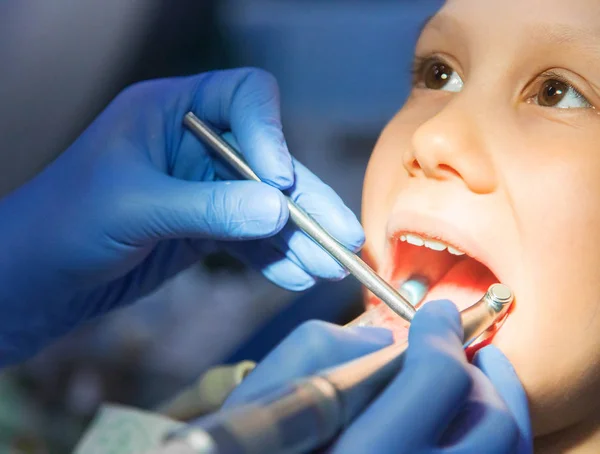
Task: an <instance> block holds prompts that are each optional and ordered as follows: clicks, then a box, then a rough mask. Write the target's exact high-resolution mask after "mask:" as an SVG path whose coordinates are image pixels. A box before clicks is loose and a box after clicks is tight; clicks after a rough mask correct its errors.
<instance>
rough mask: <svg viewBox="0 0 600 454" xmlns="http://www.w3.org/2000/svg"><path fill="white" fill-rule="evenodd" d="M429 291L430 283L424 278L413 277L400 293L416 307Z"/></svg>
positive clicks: (402, 286) (401, 288) (402, 287)
mask: <svg viewBox="0 0 600 454" xmlns="http://www.w3.org/2000/svg"><path fill="white" fill-rule="evenodd" d="M428 291H429V281H428V280H427V278H425V277H423V276H411V277H410V278H409V279H408V280H407V281H404V283H403V284H402V285H401V286H400V288H399V289H398V293H400V294H401V295H402V296H403V297H404V298H406V299H407V300H408V302H409V303H410V304H412V305H413V306H416V305H417V304H419V303H420V302H421V301H423V299H424V298H425V295H426V294H427V292H428Z"/></svg>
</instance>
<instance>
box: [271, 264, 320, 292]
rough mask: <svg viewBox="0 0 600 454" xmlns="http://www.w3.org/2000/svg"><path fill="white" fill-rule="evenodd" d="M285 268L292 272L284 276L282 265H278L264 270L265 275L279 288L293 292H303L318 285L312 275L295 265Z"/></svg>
mask: <svg viewBox="0 0 600 454" xmlns="http://www.w3.org/2000/svg"><path fill="white" fill-rule="evenodd" d="M290 265H291V266H285V265H284V268H285V269H286V270H290V271H291V272H288V273H286V274H285V275H282V273H281V271H282V265H281V264H280V263H276V264H274V265H273V266H267V267H266V268H264V269H263V271H262V273H263V275H264V276H265V277H266V278H267V279H269V280H270V281H271V282H273V283H274V284H275V285H278V286H279V287H282V288H285V289H286V290H289V291H291V292H303V291H305V290H308V289H309V288H311V287H312V286H314V285H315V284H316V282H317V281H316V280H315V278H314V277H312V276H311V275H309V274H307V273H306V272H305V271H304V270H301V269H300V268H298V267H297V266H296V265H294V264H290Z"/></svg>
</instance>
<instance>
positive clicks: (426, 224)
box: [387, 211, 500, 279]
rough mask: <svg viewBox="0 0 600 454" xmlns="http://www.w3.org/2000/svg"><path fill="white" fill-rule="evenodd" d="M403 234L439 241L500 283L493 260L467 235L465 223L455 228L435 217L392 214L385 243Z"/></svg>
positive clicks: (454, 222)
mask: <svg viewBox="0 0 600 454" xmlns="http://www.w3.org/2000/svg"><path fill="white" fill-rule="evenodd" d="M467 222H468V221H467ZM406 233H413V234H416V235H418V236H420V237H423V238H425V239H427V238H429V239H433V240H439V241H441V242H443V243H445V244H447V245H448V246H452V247H454V248H456V249H459V250H460V251H462V252H464V253H465V254H467V255H468V256H469V257H471V258H473V259H475V260H477V261H478V262H480V263H481V264H483V265H484V266H486V267H487V268H488V269H489V270H490V271H492V273H494V275H495V276H496V277H497V278H498V279H500V276H499V275H498V270H497V269H496V264H495V262H494V257H493V255H492V254H491V253H490V250H489V248H485V247H484V246H483V245H482V244H481V243H480V241H479V240H478V239H477V238H476V236H475V235H474V232H470V231H469V226H468V225H465V222H463V223H462V225H461V226H459V225H457V223H456V221H451V220H448V219H443V218H442V217H438V216H432V215H428V214H423V213H418V212H414V211H396V212H395V213H394V215H393V216H392V217H391V218H390V220H389V221H388V225H387V238H388V241H389V240H391V239H392V238H399V237H400V235H401V234H406Z"/></svg>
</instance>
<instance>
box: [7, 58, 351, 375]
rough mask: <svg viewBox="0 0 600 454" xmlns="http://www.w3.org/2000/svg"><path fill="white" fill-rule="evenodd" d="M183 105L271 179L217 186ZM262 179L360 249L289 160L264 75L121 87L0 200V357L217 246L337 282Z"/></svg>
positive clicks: (111, 304) (304, 278)
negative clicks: (66, 144)
mask: <svg viewBox="0 0 600 454" xmlns="http://www.w3.org/2000/svg"><path fill="white" fill-rule="evenodd" d="M188 111H193V112H194V113H195V114H196V115H197V116H198V117H199V118H201V119H203V120H205V121H207V122H208V123H210V124H211V125H213V126H214V127H215V128H219V130H220V131H222V132H225V131H228V130H231V131H232V133H233V136H234V138H235V139H236V140H237V143H238V144H239V147H240V148H241V152H242V153H243V154H244V155H245V157H246V159H247V160H248V161H249V163H250V164H251V166H253V168H254V169H255V171H256V172H257V174H258V175H259V176H260V177H261V178H263V179H264V180H265V181H267V182H269V184H270V185H271V186H269V185H267V184H263V183H256V182H247V181H227V182H225V181H222V180H223V178H227V177H228V175H229V173H228V172H227V171H226V169H225V168H224V166H223V165H221V163H220V162H218V161H215V160H213V156H212V155H211V154H210V153H209V151H208V150H207V149H206V148H205V147H204V146H203V144H202V143H201V142H200V141H199V140H198V139H197V138H196V137H195V136H193V135H192V134H191V133H190V132H189V131H187V129H185V128H184V126H183V124H182V120H183V117H184V115H185V114H186V113H187V112H188ZM272 186H273V187H272ZM274 187H276V188H279V189H286V188H287V189H288V191H289V192H288V193H289V194H290V195H291V196H292V197H293V199H295V201H296V202H298V203H299V204H300V205H301V206H302V207H303V208H304V209H305V210H306V211H308V212H309V213H310V214H312V215H313V216H314V217H315V218H316V219H317V220H318V221H319V222H320V223H322V225H323V226H324V227H325V228H327V229H328V230H329V231H330V232H331V233H332V234H333V235H334V236H336V237H337V239H338V240H339V241H341V242H342V243H344V244H345V245H346V246H348V247H349V248H350V249H353V250H357V249H359V248H360V246H361V245H362V243H363V231H362V228H361V226H360V224H359V223H358V221H357V219H356V217H355V216H354V214H353V213H352V212H351V211H350V210H349V209H348V208H346V207H345V206H344V204H343V203H342V201H341V200H340V199H339V197H338V196H337V195H336V194H335V193H334V191H333V190H332V189H331V188H329V187H328V186H326V185H325V184H323V183H322V182H321V181H320V180H319V179H318V178H317V177H315V176H314V175H313V174H312V173H311V172H310V171H308V170H307V169H306V168H305V167H303V166H302V165H301V164H300V163H298V162H295V161H293V160H292V158H291V157H290V155H289V153H288V150H287V146H286V143H285V140H284V137H283V133H282V130H281V123H280V115H279V100H278V89H277V85H276V82H275V80H274V79H273V77H272V76H270V75H269V74H267V73H265V72H263V71H260V70H255V69H240V70H232V71H222V72H213V73H207V74H201V75H199V76H194V77H188V78H178V79H165V80H157V81H151V82H145V83H140V84H138V85H135V86H133V87H131V88H129V89H127V90H125V91H124V92H123V93H122V94H120V95H119V96H118V97H117V98H116V99H115V100H114V101H113V102H112V103H111V104H110V105H109V106H108V108H107V109H106V110H105V111H104V112H103V113H102V114H101V115H100V116H99V117H98V118H97V119H96V120H95V121H94V123H93V124H92V125H91V126H90V127H89V128H88V129H87V130H86V131H85V132H84V133H83V134H82V135H81V136H80V137H79V139H77V140H76V141H75V143H73V145H72V146H71V147H70V148H69V149H68V150H67V151H66V152H65V153H63V154H62V155H61V156H60V157H59V158H58V159H57V160H56V161H55V162H54V163H53V164H52V165H50V166H49V167H48V168H47V169H45V170H44V171H43V172H42V173H41V174H39V175H38V176H37V177H36V178H35V179H33V180H32V181H31V182H29V183H28V184H26V185H24V186H22V187H21V188H19V189H18V190H16V191H15V192H13V193H12V194H9V195H8V196H7V197H5V198H4V199H2V200H0V219H1V220H2V225H1V226H0V365H5V364H8V363H11V362H15V361H18V360H20V359H23V358H25V357H26V356H28V355H30V354H32V353H34V352H36V351H37V350H38V349H39V348H41V347H42V346H43V345H44V344H45V343H47V342H48V341H49V340H50V339H52V338H54V337H56V336H59V335H61V334H63V333H65V332H66V331H68V330H69V329H71V328H72V327H74V326H75V325H77V324H78V323H80V322H81V321H83V320H85V319H88V318H90V317H92V316H94V315H98V314H101V313H104V312H106V311H108V310H110V309H113V308H115V307H117V306H121V305H123V304H126V303H128V302H131V301H134V300H136V299H138V298H139V297H141V296H143V295H146V294H148V293H149V292H151V291H153V290H154V289H156V288H157V287H158V286H159V285H160V284H161V283H162V282H164V281H165V280H166V279H168V278H169V277H171V276H173V275H174V274H176V273H178V272H179V271H181V270H182V269H184V268H186V267H188V266H189V265H191V264H193V263H194V262H196V261H198V259H200V258H201V257H202V256H203V255H205V254H207V253H209V252H212V251H215V250H218V249H226V250H229V251H230V252H232V253H234V254H235V255H237V256H239V257H241V258H243V259H244V260H246V261H247V262H249V263H251V264H252V265H254V266H255V267H256V268H258V269H259V270H261V271H262V272H263V274H264V275H265V276H267V277H268V278H269V279H271V280H272V281H273V282H275V283H277V284H279V285H281V286H283V287H286V288H288V289H291V290H303V289H306V288H308V287H310V286H311V285H313V284H314V282H315V279H317V278H324V279H340V278H342V277H343V276H345V272H344V271H343V270H342V268H341V267H340V266H339V265H338V264H337V263H336V262H335V261H334V260H332V259H331V258H330V257H329V256H327V255H326V254H325V253H324V252H323V251H322V250H321V249H320V248H319V247H318V246H317V245H315V244H314V243H313V242H312V241H311V240H310V239H308V238H307V237H305V236H304V235H303V234H302V233H301V232H299V231H296V230H294V229H292V228H291V227H289V226H286V227H284V225H285V224H286V222H287V219H288V210H287V206H286V204H285V201H284V198H283V197H282V195H281V193H280V192H279V191H278V190H276V189H275V188H274ZM199 300H200V301H199V303H202V300H201V296H199Z"/></svg>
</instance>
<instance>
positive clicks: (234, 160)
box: [183, 112, 415, 322]
mask: <svg viewBox="0 0 600 454" xmlns="http://www.w3.org/2000/svg"><path fill="white" fill-rule="evenodd" d="M183 123H184V124H185V126H187V127H188V128H189V129H190V131H192V132H193V133H194V134H195V135H196V136H197V137H198V138H199V139H201V140H202V141H203V142H204V143H205V144H206V145H208V146H210V148H211V149H212V150H213V151H214V152H215V153H216V154H218V155H219V156H220V157H221V158H222V159H224V160H225V161H226V162H227V163H228V164H230V165H231V166H232V167H233V168H234V169H235V170H236V171H237V172H239V173H240V175H241V176H242V177H244V178H246V179H248V180H254V181H259V182H260V181H262V180H261V179H260V178H259V177H258V175H256V173H255V172H254V171H253V170H252V168H251V167H250V165H248V163H247V162H246V160H245V159H244V158H243V157H242V155H240V154H239V153H238V152H237V151H236V150H235V149H234V148H233V147H232V146H231V145H229V144H228V143H227V142H225V141H224V140H223V139H222V138H221V137H220V136H219V135H218V134H217V133H216V132H215V131H213V130H212V128H211V127H210V126H208V125H207V124H206V123H204V122H203V121H202V120H200V119H199V118H198V117H196V115H194V114H193V113H192V112H188V113H187V114H186V116H185V117H184V120H183ZM286 200H287V206H288V209H289V212H290V218H291V219H292V221H293V222H294V223H295V224H296V225H297V226H298V228H300V229H301V230H302V231H303V232H304V233H305V234H306V235H307V236H308V237H309V238H311V239H312V240H313V241H314V242H315V243H317V244H318V245H319V246H321V248H323V249H324V250H325V251H326V252H328V253H329V254H330V255H331V256H332V257H333V258H334V259H335V260H336V261H337V262H338V263H339V264H340V265H342V266H343V267H344V268H345V269H346V270H348V271H349V272H350V273H351V274H352V275H353V276H354V277H356V278H357V279H358V280H359V281H360V282H361V283H362V284H363V285H364V286H365V287H367V288H368V289H369V290H370V291H371V292H373V293H374V294H375V296H377V297H378V298H379V299H380V300H381V301H383V302H384V303H385V304H386V305H387V306H388V307H389V308H390V309H392V310H393V311H394V312H395V313H396V314H398V315H399V316H400V317H402V318H403V319H404V320H406V321H408V322H410V321H411V320H412V318H413V316H414V315H415V308H414V307H413V306H412V305H411V304H410V302H409V301H407V300H406V298H404V297H403V296H402V295H400V294H399V293H398V292H397V291H396V289H394V288H393V287H392V286H391V285H389V284H388V283H387V282H386V281H384V280H383V279H382V278H381V277H380V276H379V275H378V274H377V273H376V272H375V271H373V270H372V269H371V267H369V265H367V264H366V263H365V262H364V261H363V260H362V259H361V258H360V257H359V256H358V255H356V254H354V253H353V252H352V251H350V250H348V249H347V248H346V247H344V246H343V245H342V244H341V243H339V242H338V241H337V240H336V239H335V238H333V237H332V236H331V235H330V234H329V233H328V232H327V231H326V230H325V229H324V228H323V227H321V226H320V225H319V223H317V221H315V220H314V219H313V218H312V217H311V216H310V215H309V214H308V213H307V212H306V211H304V210H303V209H302V208H301V207H300V206H298V205H296V203H295V202H294V201H293V200H292V199H291V198H290V197H288V196H286Z"/></svg>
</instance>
